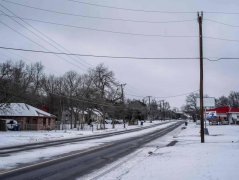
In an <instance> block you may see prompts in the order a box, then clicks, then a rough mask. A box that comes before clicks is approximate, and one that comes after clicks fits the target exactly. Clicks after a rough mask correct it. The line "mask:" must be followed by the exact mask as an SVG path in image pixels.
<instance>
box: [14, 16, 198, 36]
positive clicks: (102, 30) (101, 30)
mask: <svg viewBox="0 0 239 180" xmlns="http://www.w3.org/2000/svg"><path fill="white" fill-rule="evenodd" d="M12 17H13V18H21V19H24V20H28V21H35V22H40V23H44V24H51V25H57V26H64V27H70V28H76V29H85V30H90V31H97V32H105V33H112V34H122V35H132V36H144V37H165V38H196V37H198V36H196V35H163V34H144V33H131V32H122V31H113V30H107V29H98V28H91V27H85V26H76V25H70V24H63V23H56V22H49V21H43V20H36V19H32V18H23V17H16V16H12Z"/></svg>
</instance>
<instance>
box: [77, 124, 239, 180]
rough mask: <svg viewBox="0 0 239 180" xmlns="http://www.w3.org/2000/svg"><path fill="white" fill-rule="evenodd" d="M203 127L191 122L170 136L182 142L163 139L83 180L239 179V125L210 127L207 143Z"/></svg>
mask: <svg viewBox="0 0 239 180" xmlns="http://www.w3.org/2000/svg"><path fill="white" fill-rule="evenodd" d="M199 128H200V127H199V126H198V125H195V124H193V123H190V124H189V126H188V127H187V128H186V129H185V130H183V131H182V132H181V133H180V134H178V135H173V136H174V137H173V136H172V135H171V137H170V135H168V136H167V140H169V141H170V139H171V141H173V140H176V141H178V143H176V145H175V146H169V147H162V146H159V145H160V144H161V145H162V143H163V142H164V140H163V139H162V138H159V139H157V140H155V141H154V142H151V143H150V144H148V145H146V146H145V147H143V148H142V149H139V150H138V151H137V152H135V154H131V155H129V156H127V157H125V158H124V159H125V161H124V163H120V162H121V161H123V160H119V161H117V162H115V163H114V164H112V165H109V166H108V167H105V168H103V169H101V170H98V171H96V172H95V173H93V174H91V175H88V176H85V177H83V178H80V179H97V180H101V179H102V180H103V179H104V180H105V179H107V180H115V179H121V180H133V179H140V180H148V179H150V180H158V179H167V180H174V179H177V180H191V179H193V180H209V179H211V180H225V179H230V180H237V179H238V177H239V171H238V170H237V169H238V162H239V156H238V150H239V126H233V125H232V126H230V125H228V126H209V127H208V129H209V133H210V135H209V136H206V137H205V140H206V143H204V144H202V143H200V135H199V131H200V129H199ZM164 138H165V137H164ZM169 141H168V142H169ZM160 147H162V148H160ZM150 151H151V152H152V154H151V153H150V154H149V152H150ZM116 164H118V165H117V166H115V167H114V165H116ZM112 167H114V168H112Z"/></svg>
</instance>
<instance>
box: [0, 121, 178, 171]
mask: <svg viewBox="0 0 239 180" xmlns="http://www.w3.org/2000/svg"><path fill="white" fill-rule="evenodd" d="M176 122H177V121H173V122H169V123H167V124H163V125H160V126H156V127H152V128H148V129H144V130H141V131H136V132H131V133H127V134H120V135H115V136H111V137H106V138H101V139H93V140H88V141H81V142H75V143H71V144H70V143H69V144H64V145H61V146H56V147H47V148H42V149H39V150H38V149H35V150H29V151H26V152H21V153H12V154H10V155H9V156H6V157H4V156H3V157H1V161H0V172H1V171H4V170H6V169H11V168H15V167H17V166H19V165H23V164H26V163H32V162H37V161H41V160H51V159H52V157H53V156H60V155H62V154H67V153H69V152H76V151H79V150H81V151H82V150H89V148H96V147H97V146H100V145H104V144H106V145H107V143H110V142H112V141H117V140H121V139H125V138H130V137H136V136H140V135H143V134H147V133H150V132H152V131H156V130H159V129H162V128H165V127H168V126H170V125H172V124H174V123H176Z"/></svg>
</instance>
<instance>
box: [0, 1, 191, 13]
mask: <svg viewBox="0 0 239 180" xmlns="http://www.w3.org/2000/svg"><path fill="white" fill-rule="evenodd" d="M4 1H5V0H4ZM67 1H70V2H74V3H78V4H84V5H89V6H96V7H101V8H109V9H117V10H125V11H134V12H147V13H166V14H192V13H196V12H192V11H191V12H189V11H188V12H186V11H159V10H145V9H131V8H123V7H116V6H107V5H101V4H95V3H88V2H83V1H76V0H67Z"/></svg>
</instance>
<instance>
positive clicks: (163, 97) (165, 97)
mask: <svg viewBox="0 0 239 180" xmlns="http://www.w3.org/2000/svg"><path fill="white" fill-rule="evenodd" d="M198 91H199V90H195V91H192V92H188V93H183V94H177V95H172V96H159V97H157V96H151V97H152V98H155V99H169V98H175V97H180V96H186V95H189V94H191V93H195V92H198ZM126 95H129V96H133V97H140V98H145V97H146V96H140V95H134V94H126Z"/></svg>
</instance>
